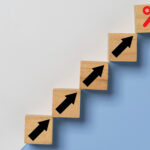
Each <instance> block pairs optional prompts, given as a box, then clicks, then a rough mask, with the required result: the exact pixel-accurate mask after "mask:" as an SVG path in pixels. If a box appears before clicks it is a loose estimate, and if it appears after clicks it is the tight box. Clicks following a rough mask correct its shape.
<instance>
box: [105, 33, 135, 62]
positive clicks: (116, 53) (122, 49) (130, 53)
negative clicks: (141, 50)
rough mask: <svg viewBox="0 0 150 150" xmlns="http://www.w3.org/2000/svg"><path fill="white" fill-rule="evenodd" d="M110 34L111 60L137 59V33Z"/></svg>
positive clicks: (130, 60) (129, 60) (109, 48)
mask: <svg viewBox="0 0 150 150" xmlns="http://www.w3.org/2000/svg"><path fill="white" fill-rule="evenodd" d="M108 36H109V37H108V40H109V41H108V51H109V60H110V61H127V62H136V61H137V34H132V33H110V34H109V35H108Z"/></svg>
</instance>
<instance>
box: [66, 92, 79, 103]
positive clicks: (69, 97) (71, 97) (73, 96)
mask: <svg viewBox="0 0 150 150" xmlns="http://www.w3.org/2000/svg"><path fill="white" fill-rule="evenodd" d="M76 96H77V93H73V94H69V95H66V98H67V99H69V100H70V101H71V103H72V104H74V102H75V99H76Z"/></svg>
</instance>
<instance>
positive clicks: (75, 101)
mask: <svg viewBox="0 0 150 150" xmlns="http://www.w3.org/2000/svg"><path fill="white" fill-rule="evenodd" d="M52 115H53V117H63V118H80V90H79V89H53V105H52Z"/></svg>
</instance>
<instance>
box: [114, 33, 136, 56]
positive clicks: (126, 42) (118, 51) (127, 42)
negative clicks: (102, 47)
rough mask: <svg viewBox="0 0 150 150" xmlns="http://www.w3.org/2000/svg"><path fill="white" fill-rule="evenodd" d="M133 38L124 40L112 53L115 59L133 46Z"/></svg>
mask: <svg viewBox="0 0 150 150" xmlns="http://www.w3.org/2000/svg"><path fill="white" fill-rule="evenodd" d="M132 39H133V36H130V37H127V38H123V39H122V42H121V43H120V44H119V45H118V46H117V47H116V48H115V49H114V50H113V51H112V54H113V55H114V56H115V57H118V56H119V55H120V54H121V53H122V52H123V51H124V50H125V49H126V48H127V47H130V46H131V43H132Z"/></svg>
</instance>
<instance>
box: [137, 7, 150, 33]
mask: <svg viewBox="0 0 150 150" xmlns="http://www.w3.org/2000/svg"><path fill="white" fill-rule="evenodd" d="M135 28H136V33H146V32H150V5H136V6H135Z"/></svg>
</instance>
